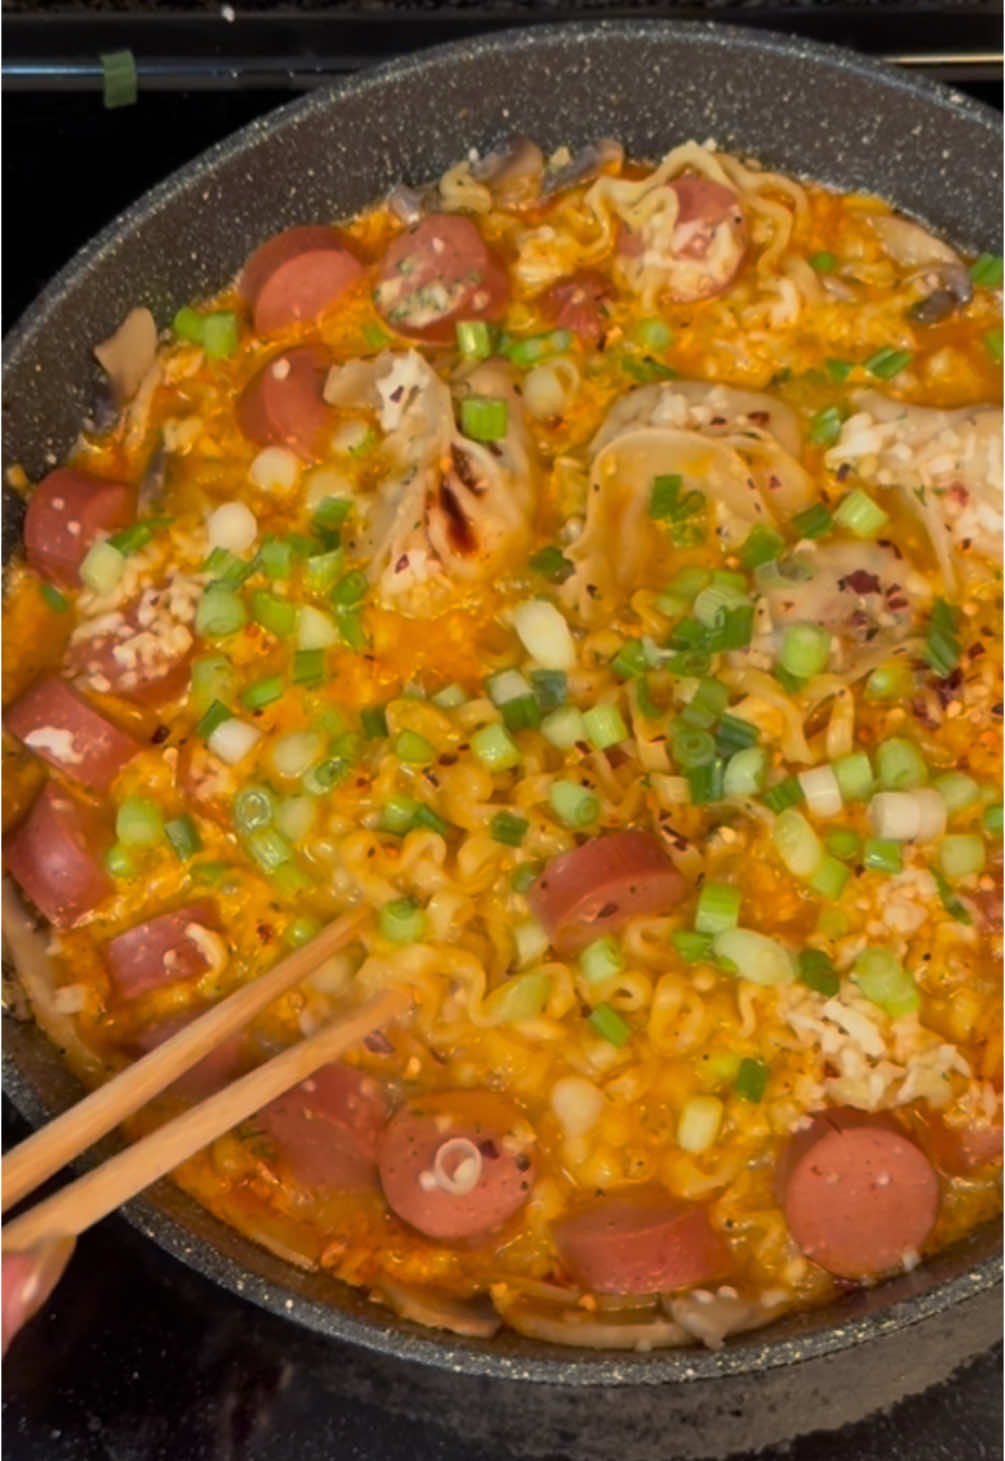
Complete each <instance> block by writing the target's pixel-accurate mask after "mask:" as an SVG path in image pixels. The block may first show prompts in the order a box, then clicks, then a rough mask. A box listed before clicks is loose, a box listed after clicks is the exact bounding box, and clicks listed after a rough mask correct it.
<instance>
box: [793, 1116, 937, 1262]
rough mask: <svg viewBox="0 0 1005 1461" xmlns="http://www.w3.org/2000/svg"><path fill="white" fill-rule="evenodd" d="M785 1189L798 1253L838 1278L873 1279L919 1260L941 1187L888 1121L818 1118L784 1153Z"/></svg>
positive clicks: (931, 1170)
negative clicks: (906, 1260)
mask: <svg viewBox="0 0 1005 1461" xmlns="http://www.w3.org/2000/svg"><path fill="white" fill-rule="evenodd" d="M778 1185H779V1188H780V1191H781V1195H782V1202H783V1206H784V1208H785V1218H786V1221H787V1223H788V1225H789V1231H790V1232H791V1234H792V1236H793V1238H794V1239H795V1240H796V1242H797V1243H798V1244H799V1247H800V1248H801V1249H802V1251H803V1252H804V1253H805V1254H806V1256H807V1258H811V1259H812V1260H813V1262H814V1263H818V1264H819V1265H820V1267H821V1268H825V1269H827V1271H828V1273H833V1274H836V1275H837V1276H838V1277H839V1278H870V1277H873V1276H874V1275H876V1274H880V1273H885V1272H887V1271H888V1270H889V1269H893V1268H896V1267H897V1266H898V1265H900V1264H902V1263H903V1261H904V1259H905V1258H909V1257H912V1256H915V1255H916V1254H917V1252H918V1250H919V1249H920V1248H921V1246H922V1244H923V1243H924V1242H925V1239H926V1238H927V1237H928V1235H929V1233H930V1232H931V1231H932V1228H933V1227H934V1225H935V1220H936V1217H937V1216H938V1210H939V1182H938V1178H937V1177H936V1175H935V1169H934V1168H933V1166H932V1164H931V1162H930V1161H929V1160H928V1158H927V1157H926V1156H925V1154H924V1152H923V1151H922V1150H921V1148H920V1147H918V1146H916V1145H915V1143H914V1142H913V1141H911V1140H910V1139H909V1137H908V1136H907V1135H906V1134H905V1133H904V1132H903V1131H902V1130H901V1128H900V1127H899V1126H898V1125H897V1123H896V1122H895V1121H894V1120H893V1119H892V1118H889V1117H885V1116H873V1115H869V1114H867V1113H865V1112H861V1111H854V1110H852V1109H850V1108H847V1107H836V1108H835V1109H833V1110H830V1111H822V1112H820V1113H818V1114H817V1115H816V1116H815V1117H814V1118H813V1120H812V1122H811V1124H810V1126H809V1127H808V1128H807V1129H806V1130H805V1131H802V1132H799V1133H798V1134H797V1135H796V1136H795V1137H793V1138H792V1140H791V1141H790V1143H789V1146H788V1148H787V1149H786V1151H785V1152H784V1153H783V1156H782V1159H781V1162H780V1163H779V1168H778Z"/></svg>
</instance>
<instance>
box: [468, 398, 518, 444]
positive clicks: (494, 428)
mask: <svg viewBox="0 0 1005 1461" xmlns="http://www.w3.org/2000/svg"><path fill="white" fill-rule="evenodd" d="M508 429H509V406H508V404H507V402H506V401H505V400H503V399H502V398H500V397H496V396H465V397H464V399H463V400H462V401H461V430H462V431H463V432H464V435H465V436H468V437H470V438H471V440H472V441H502V439H503V437H504V436H505V435H506V432H507V430H508Z"/></svg>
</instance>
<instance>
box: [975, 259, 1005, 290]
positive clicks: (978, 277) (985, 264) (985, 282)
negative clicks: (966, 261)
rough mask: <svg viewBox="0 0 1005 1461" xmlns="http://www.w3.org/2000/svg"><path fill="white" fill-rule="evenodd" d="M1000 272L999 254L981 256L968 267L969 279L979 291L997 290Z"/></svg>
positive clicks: (1000, 261)
mask: <svg viewBox="0 0 1005 1461" xmlns="http://www.w3.org/2000/svg"><path fill="white" fill-rule="evenodd" d="M1002 271H1003V265H1002V256H1001V254H981V255H980V256H979V257H978V258H977V259H975V260H974V262H973V263H972V264H971V265H970V277H971V279H972V280H973V281H974V283H975V284H976V285H978V286H979V287H980V288H981V289H998V288H999V287H1000V285H1001V282H1002Z"/></svg>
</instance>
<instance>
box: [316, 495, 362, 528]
mask: <svg viewBox="0 0 1005 1461" xmlns="http://www.w3.org/2000/svg"><path fill="white" fill-rule="evenodd" d="M351 512H352V502H351V501H350V499H349V498H348V497H322V499H321V501H320V502H319V503H318V505H317V507H316V508H315V509H314V515H313V517H312V518H311V521H312V522H313V524H314V526H315V527H318V528H325V529H327V530H328V531H329V532H337V531H338V529H339V528H340V527H341V526H342V524H343V523H344V522H345V520H346V518H347V517H348V516H349V514H350V513H351Z"/></svg>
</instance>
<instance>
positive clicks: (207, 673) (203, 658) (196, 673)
mask: <svg viewBox="0 0 1005 1461" xmlns="http://www.w3.org/2000/svg"><path fill="white" fill-rule="evenodd" d="M236 685H237V675H236V673H235V670H234V666H233V665H232V664H231V663H230V660H228V659H226V658H225V657H224V656H223V655H222V654H204V655H200V656H199V658H198V659H195V660H193V661H192V676H191V681H190V684H189V698H190V699H191V701H192V708H193V710H196V711H198V712H199V713H200V714H202V713H203V711H205V710H208V709H209V707H210V706H211V705H212V703H213V701H214V700H229V699H230V698H231V696H232V695H233V694H234V690H235V688H236Z"/></svg>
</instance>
